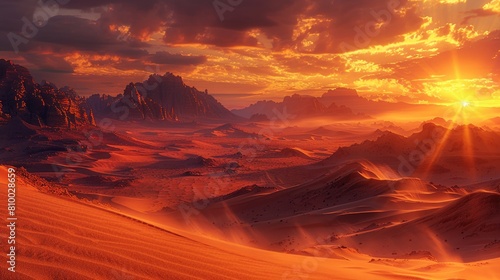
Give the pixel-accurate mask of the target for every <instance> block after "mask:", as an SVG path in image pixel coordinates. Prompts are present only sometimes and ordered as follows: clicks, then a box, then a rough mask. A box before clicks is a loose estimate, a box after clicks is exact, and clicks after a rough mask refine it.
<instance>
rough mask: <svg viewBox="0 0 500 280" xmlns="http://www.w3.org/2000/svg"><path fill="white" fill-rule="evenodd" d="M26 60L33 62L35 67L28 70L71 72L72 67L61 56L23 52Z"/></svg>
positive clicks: (72, 70)
mask: <svg viewBox="0 0 500 280" xmlns="http://www.w3.org/2000/svg"><path fill="white" fill-rule="evenodd" d="M22 56H23V57H24V59H26V61H29V62H30V63H32V64H34V65H35V67H34V68H31V69H30V70H34V71H37V72H52V73H73V72H74V68H73V66H72V65H71V63H69V62H67V61H66V60H65V59H64V58H63V57H60V56H54V55H50V56H47V55H39V54H23V55H22Z"/></svg>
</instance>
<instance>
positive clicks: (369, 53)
mask: <svg viewBox="0 0 500 280" xmlns="http://www.w3.org/2000/svg"><path fill="white" fill-rule="evenodd" d="M21 2H30V1H29V0H23V1H19V3H21ZM31 2H33V1H31ZM92 2H94V1H75V2H69V4H66V5H61V7H60V8H59V9H58V10H57V13H55V14H54V15H53V16H52V17H51V18H50V19H49V20H48V22H46V24H45V25H43V26H42V27H40V30H39V32H38V34H37V35H36V36H34V37H33V39H30V41H29V42H28V43H26V44H24V43H23V44H21V45H20V46H19V50H20V51H19V52H18V53H17V54H16V53H15V52H14V51H13V50H12V47H11V46H8V44H6V43H8V42H3V43H0V47H1V48H0V57H2V58H6V59H12V60H13V61H14V62H15V63H19V64H22V65H24V66H26V67H28V68H29V69H31V70H32V72H33V74H34V75H35V78H36V79H37V80H41V79H48V80H51V81H54V82H55V83H56V84H57V85H58V86H63V85H65V84H67V85H70V86H72V87H74V88H75V89H76V90H77V92H79V93H80V94H84V95H87V94H91V93H96V92H99V93H108V94H117V93H120V92H122V91H123V89H124V86H125V85H126V84H127V83H128V82H130V81H141V80H144V79H145V78H146V77H147V76H148V74H149V73H151V72H158V73H164V72H167V71H168V72H173V73H175V74H177V75H181V76H182V77H183V78H184V80H185V82H186V83H187V84H189V85H193V86H196V87H197V88H198V89H200V90H204V89H205V88H206V89H208V90H209V92H210V93H212V94H216V96H217V98H218V99H220V100H221V102H222V103H223V104H225V105H226V106H228V107H229V108H236V107H242V106H246V105H248V104H249V103H252V102H255V101H256V100H260V99H281V98H282V97H283V96H284V95H290V94H293V93H303V94H311V95H321V94H322V93H324V92H326V91H327V90H328V89H330V88H335V87H339V86H344V87H351V88H355V89H357V90H358V91H359V92H360V93H361V94H362V95H364V96H366V97H370V98H373V99H384V100H393V101H408V102H415V103H417V102H424V103H425V102H430V103H454V102H461V101H464V100H467V101H470V102H474V104H476V105H482V106H492V105H495V106H496V105H500V101H499V100H500V86H499V81H500V78H499V72H500V66H499V64H500V56H499V49H500V33H499V32H496V33H495V30H497V29H499V27H500V24H499V23H500V22H499V15H500V0H477V1H474V0H425V1H410V0H408V1H406V0H405V1H403V0H373V1H368V0H355V1H312V0H303V1H299V0H277V1H275V2H273V1H261V0H255V1H250V0H242V1H240V2H238V1H232V2H231V3H236V4H238V3H239V5H234V7H233V6H231V5H230V4H228V3H229V2H227V1H225V0H220V1H218V2H217V1H214V2H212V3H208V4H209V5H207V4H206V3H203V4H201V2H200V1H195V0H187V1H185V2H182V3H180V2H175V1H170V0H165V1H160V0H151V1H144V3H143V4H142V5H139V4H137V3H133V1H100V2H99V1H98V2H96V3H92ZM269 2H271V3H269ZM214 3H218V5H215V4H214ZM1 5H8V4H1ZM14 5H15V4H11V6H10V7H3V9H1V10H2V11H6V10H7V9H12V12H11V13H9V18H7V19H5V18H4V19H2V20H0V21H3V22H1V23H4V24H3V26H4V27H3V29H2V30H0V35H4V34H2V32H3V33H6V34H8V33H10V32H14V33H16V34H20V30H21V28H22V26H23V22H22V21H20V20H19V15H24V16H26V17H27V18H29V19H31V18H33V19H34V21H36V18H37V15H40V10H43V9H42V8H43V7H42V8H41V7H37V6H36V5H33V7H32V8H31V9H29V8H26V6H23V7H21V6H19V7H15V6H14ZM214 5H215V6H214ZM14 9H16V11H17V12H18V13H17V14H16V12H13V11H14ZM217 9H219V10H218V11H217ZM30 15H32V16H30ZM0 16H1V15H0ZM38 17H39V16H38ZM58 34H59V35H58ZM72 36H74V38H73V37H72ZM5 37H6V36H4V37H3V38H5Z"/></svg>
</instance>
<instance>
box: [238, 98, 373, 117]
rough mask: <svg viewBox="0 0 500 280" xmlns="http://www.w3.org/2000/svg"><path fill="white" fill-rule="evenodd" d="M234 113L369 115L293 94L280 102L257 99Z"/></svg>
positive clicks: (244, 114)
mask: <svg viewBox="0 0 500 280" xmlns="http://www.w3.org/2000/svg"><path fill="white" fill-rule="evenodd" d="M232 112H233V113H235V114H236V115H239V116H242V117H245V118H250V117H251V116H254V115H265V116H267V117H268V118H270V119H272V118H276V115H280V114H284V113H286V114H287V115H289V116H291V117H294V118H298V119H301V118H313V117H331V118H335V119H368V118H370V117H369V116H367V115H365V114H362V113H355V112H353V110H351V108H349V107H347V106H342V105H340V106H339V105H337V104H335V103H331V104H328V105H325V104H324V103H323V102H322V101H321V99H320V98H317V97H314V96H309V95H299V94H294V95H292V96H285V98H283V101H282V102H274V101H268V100H264V101H259V102H257V103H254V104H252V105H250V106H248V107H246V108H243V109H238V110H233V111H232Z"/></svg>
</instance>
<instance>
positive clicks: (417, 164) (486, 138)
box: [322, 122, 500, 183]
mask: <svg viewBox="0 0 500 280" xmlns="http://www.w3.org/2000/svg"><path fill="white" fill-rule="evenodd" d="M499 140H500V134H498V133H497V132H494V131H490V130H486V129H483V128H479V127H476V126H474V125H459V126H456V127H454V128H451V129H448V128H445V127H442V126H439V125H436V124H434V123H432V122H430V123H426V124H424V125H423V126H422V130H421V131H419V132H417V133H414V134H412V135H410V136H409V137H404V136H401V135H398V134H395V133H392V132H389V131H385V132H382V133H380V135H379V136H378V138H377V139H376V140H367V141H364V142H362V143H359V144H354V145H352V146H349V147H342V148H339V149H338V150H337V151H336V152H335V153H334V154H333V155H332V156H330V157H329V158H327V159H325V160H324V161H323V162H322V164H324V165H334V166H336V165H340V164H345V163H349V162H356V161H360V160H369V161H371V162H373V163H375V164H379V165H383V166H388V167H390V168H391V169H393V170H394V171H397V172H398V174H399V175H400V176H402V177H413V176H416V177H419V178H427V179H429V180H433V181H434V182H439V183H453V182H455V181H457V182H462V183H463V182H467V181H469V180H471V181H474V180H477V179H478V178H482V180H483V181H487V180H490V179H493V178H496V175H495V174H497V172H498V168H497V167H498V164H499V163H500V162H499V161H500V148H498V145H497V144H495V143H498V141H499ZM447 178H449V179H447ZM442 180H447V181H446V182H445V181H442Z"/></svg>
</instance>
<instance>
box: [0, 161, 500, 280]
mask: <svg viewBox="0 0 500 280" xmlns="http://www.w3.org/2000/svg"><path fill="white" fill-rule="evenodd" d="M0 178H2V181H1V182H2V183H1V186H2V188H1V190H2V191H1V192H0V194H1V195H0V199H2V200H3V201H5V200H6V191H5V190H6V186H5V184H6V181H5V178H6V168H5V167H1V168H0ZM32 181H33V180H32ZM34 181H36V180H34ZM17 189H18V193H17V198H18V209H17V217H18V222H19V223H18V225H19V226H18V227H17V236H16V250H17V263H16V273H15V274H13V273H11V272H8V271H7V270H6V269H5V267H4V266H5V263H6V262H5V254H2V257H1V259H4V261H2V263H4V265H2V266H3V269H2V270H1V272H0V276H1V278H2V279H37V280H38V279H297V278H301V277H302V278H304V277H306V278H307V279H332V277H333V278H335V279H359V278H361V277H369V278H370V279H388V278H389V279H390V278H395V277H396V278H397V277H403V278H409V277H411V279H443V277H444V278H457V277H460V278H464V277H467V275H469V276H470V275H474V279H496V278H495V276H494V275H495V274H494V272H495V269H496V268H495V267H496V266H497V265H498V264H499V263H500V260H498V259H495V260H491V261H490V262H488V263H478V264H474V265H462V264H458V263H450V264H443V265H440V266H438V267H435V263H433V262H432V261H428V260H418V261H414V262H410V261H406V262H405V263H397V262H394V261H392V260H386V261H385V263H384V264H381V263H380V262H374V261H371V262H370V260H369V257H368V256H363V255H359V254H356V253H353V252H351V253H348V254H347V255H346V253H344V255H345V256H348V257H349V258H352V259H351V260H350V261H347V260H338V259H337V260H335V259H324V258H318V257H304V256H299V255H289V254H282V253H273V252H268V251H262V250H258V249H252V248H248V247H243V246H240V245H235V244H230V243H226V242H222V241H217V240H213V239H207V238H205V237H201V236H197V235H194V234H189V233H185V232H182V231H177V233H176V232H175V231H176V230H172V229H169V228H165V226H162V227H160V226H157V225H153V224H152V223H146V222H141V221H140V220H138V219H135V218H132V217H128V216H126V215H124V214H119V213H114V212H111V211H110V210H105V209H99V208H96V206H92V205H86V204H83V203H81V202H78V201H76V200H75V199H74V198H70V197H67V196H60V195H58V196H54V195H53V194H52V195H50V194H46V193H42V192H40V191H39V190H37V189H36V188H35V187H33V186H31V185H30V184H26V183H25V182H23V181H21V180H20V181H19V182H18V187H17ZM1 211H2V212H1V215H2V216H6V212H5V208H4V207H2V210H1ZM338 254H340V253H338ZM322 256H327V255H322ZM353 256H356V257H355V258H353Z"/></svg>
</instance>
